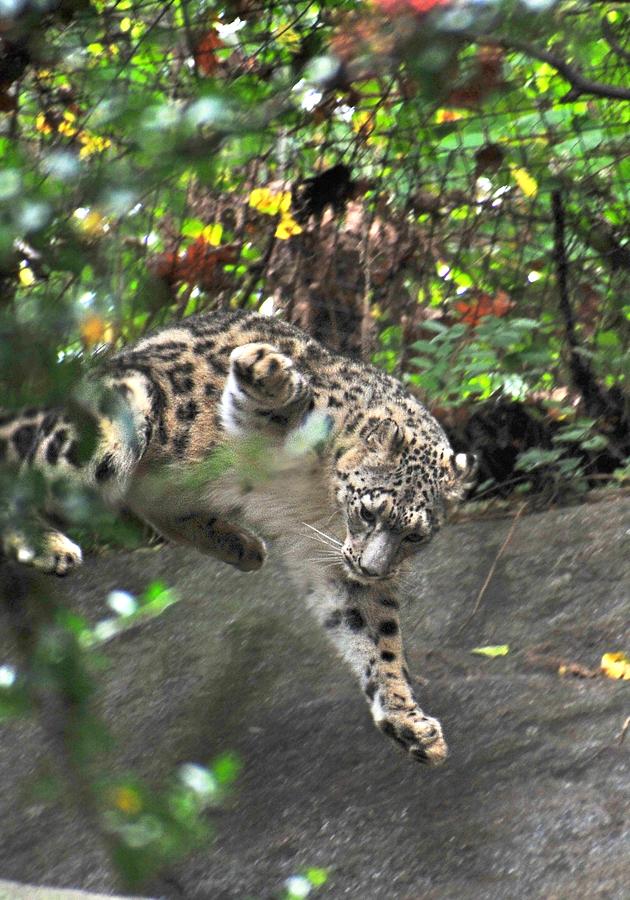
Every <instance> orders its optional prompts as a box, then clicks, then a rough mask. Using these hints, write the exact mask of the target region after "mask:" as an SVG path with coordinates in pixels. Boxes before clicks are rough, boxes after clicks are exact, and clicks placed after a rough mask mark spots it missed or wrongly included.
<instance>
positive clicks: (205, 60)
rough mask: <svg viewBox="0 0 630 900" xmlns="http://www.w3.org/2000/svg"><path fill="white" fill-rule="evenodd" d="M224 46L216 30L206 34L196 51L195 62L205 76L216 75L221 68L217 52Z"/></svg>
mask: <svg viewBox="0 0 630 900" xmlns="http://www.w3.org/2000/svg"><path fill="white" fill-rule="evenodd" d="M223 46H225V45H224V43H223V41H222V40H221V38H220V37H219V35H218V34H217V33H216V31H215V30H214V28H212V29H210V31H208V32H207V33H206V34H204V36H203V37H202V38H201V40H200V41H199V43H198V44H197V46H196V47H195V50H194V57H195V62H196V63H197V67H198V69H199V71H200V72H202V73H203V74H204V75H214V73H215V72H216V70H217V68H218V66H219V60H218V59H217V57H216V51H217V50H219V49H220V48H221V47H223Z"/></svg>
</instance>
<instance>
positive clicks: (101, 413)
mask: <svg viewBox="0 0 630 900" xmlns="http://www.w3.org/2000/svg"><path fill="white" fill-rule="evenodd" d="M98 386H99V390H100V391H101V393H100V401H98V403H97V410H96V412H95V413H94V415H95V418H96V420H97V423H98V430H99V440H98V443H97V447H96V450H95V452H94V453H93V456H92V458H91V459H90V461H89V462H88V463H86V464H85V465H83V466H81V464H80V461H79V456H80V454H79V452H78V447H79V443H78V432H77V428H76V426H75V425H74V424H73V420H72V419H71V417H69V416H68V415H67V414H66V413H64V412H63V411H61V410H45V411H42V410H25V411H23V412H22V413H21V414H20V415H19V416H16V417H11V416H7V417H4V419H3V418H0V462H2V461H4V462H5V463H9V464H11V463H12V464H14V465H15V464H17V465H30V466H36V467H39V468H42V469H44V470H46V471H48V472H56V473H62V474H66V475H68V476H72V477H80V478H82V479H83V480H84V481H86V482H87V483H88V484H91V485H93V486H96V487H98V489H99V491H100V492H101V493H102V494H103V496H104V497H105V498H106V500H107V501H108V502H109V503H111V504H113V505H116V504H120V503H123V502H124V504H125V505H126V506H128V507H130V508H131V509H133V510H134V511H135V512H136V513H137V514H138V515H139V516H140V517H142V518H144V519H145V520H146V521H148V522H150V523H151V524H152V525H153V526H154V527H155V528H156V529H157V530H158V531H160V532H161V533H162V534H163V535H165V536H166V537H167V538H169V539H171V540H173V541H176V542H180V543H185V544H191V545H192V546H194V547H196V548H197V549H199V550H201V551H202V552H206V553H211V554H213V555H214V556H217V557H218V558H219V559H221V560H223V561H224V562H227V563H229V564H230V565H233V566H236V567H237V568H239V569H241V570H243V571H253V570H255V569H258V568H260V566H261V565H262V564H263V562H264V560H265V556H266V549H265V544H264V542H263V540H262V539H261V538H260V537H258V534H263V535H267V536H272V537H275V539H276V541H277V544H278V546H279V548H280V550H281V552H282V553H283V554H284V556H285V558H286V560H287V563H288V569H289V572H290V574H291V576H292V578H293V580H294V582H295V584H296V587H297V588H298V589H299V590H300V592H301V593H303V594H304V595H305V596H306V597H307V599H308V602H309V604H310V606H311V607H312V608H313V610H314V612H315V615H316V616H317V617H318V618H319V619H320V621H321V623H322V625H323V626H324V628H325V630H326V631H327V633H328V634H329V635H330V637H331V639H332V641H333V643H334V644H335V645H336V647H337V648H338V650H339V651H340V652H341V654H342V655H343V656H344V657H345V658H346V659H347V661H348V662H349V663H350V665H351V667H352V668H353V670H354V671H355V673H356V675H357V676H358V678H359V680H360V683H361V685H362V688H363V691H364V693H365V696H366V698H367V700H368V703H369V705H370V709H371V712H372V716H373V719H374V721H375V723H376V724H377V726H378V727H379V728H380V730H381V731H382V732H383V733H384V734H385V735H387V736H388V737H390V738H391V739H392V740H393V741H394V742H395V743H396V744H398V745H399V746H401V747H402V748H404V749H405V750H406V751H407V752H408V753H409V755H410V756H411V757H412V758H414V759H417V760H419V761H420V762H423V763H428V764H438V763H440V762H442V761H443V760H444V758H445V757H446V753H447V749H446V743H445V741H444V738H443V736H442V730H441V727H440V724H439V722H437V721H436V720H435V719H432V718H430V717H429V716H427V715H425V714H424V713H423V712H422V710H421V709H420V707H419V706H418V703H417V700H416V698H415V696H414V692H413V687H412V683H411V679H410V677H409V673H408V671H407V668H406V664H405V658H404V651H403V646H402V639H401V633H400V619H399V602H398V597H397V586H398V583H399V578H400V573H401V571H402V569H404V565H405V561H406V560H408V559H410V558H411V557H412V556H413V555H414V554H415V553H416V552H417V551H418V549H419V548H420V547H421V546H422V545H423V544H425V543H426V542H427V541H429V540H430V539H431V537H432V536H433V535H434V534H435V533H436V531H437V530H438V529H439V528H440V526H441V525H442V522H443V520H444V516H445V511H446V505H447V501H448V500H449V499H456V498H458V497H460V496H461V495H462V493H463V490H464V488H465V486H466V482H467V480H468V478H469V477H470V471H471V460H470V459H468V458H466V457H465V456H463V455H461V454H460V455H458V456H455V455H454V454H453V451H452V450H451V448H450V446H449V443H448V441H447V439H446V437H445V435H444V432H443V431H442V429H441V427H440V426H439V424H438V423H437V422H436V421H435V419H434V418H433V417H432V416H431V415H430V414H429V412H428V411H427V410H426V409H425V408H424V407H423V406H422V405H421V404H420V403H418V402H417V401H416V400H415V399H414V398H413V397H411V396H410V395H409V394H408V393H407V392H406V391H405V390H404V388H403V386H402V385H401V384H400V383H399V382H398V381H397V380H396V379H394V378H391V377H390V376H388V375H386V374H385V373H383V372H381V371H380V370H378V369H375V368H373V367H371V366H367V365H364V364H362V363H359V362H355V361H352V360H349V359H345V358H342V357H340V356H338V355H335V354H332V353H330V352H329V351H328V350H326V349H325V348H324V347H323V346H321V345H320V344H319V343H317V342H316V341H314V340H313V339H311V338H310V337H308V336H307V335H305V334H304V333H302V332H301V331H299V330H297V329H296V328H293V327H292V326H290V325H288V324H286V323H284V322H281V321H279V320H277V319H274V318H267V317H262V316H259V315H256V314H253V313H243V312H228V313H223V314H216V315H211V316H198V317H191V318H189V319H186V320H183V321H182V322H180V323H178V324H177V325H174V326H171V327H167V328H164V329H163V330H161V331H158V332H157V333H156V334H154V335H152V336H149V337H146V338H143V339H142V340H140V341H139V342H138V343H136V344H135V345H134V346H132V347H129V348H127V349H125V350H123V351H122V352H121V353H119V354H118V355H117V356H115V357H114V358H112V359H111V360H110V361H109V362H108V363H107V364H106V365H105V366H104V367H103V368H102V370H101V372H100V374H99V377H98ZM90 390H91V391H92V394H94V387H92V388H91V389H90ZM89 393H90V391H88V394H89ZM313 435H315V436H313ZM254 438H255V439H256V441H257V444H256V446H257V447H258V450H257V451H256V452H254V451H252V445H251V441H252V439H254ZM225 445H227V446H228V447H230V448H231V450H232V451H233V455H234V458H235V459H240V461H241V465H240V467H239V466H235V467H232V468H231V469H230V470H229V471H227V472H222V473H221V474H220V475H219V476H217V474H216V472H215V473H214V474H213V475H212V476H211V475H209V474H208V475H206V476H205V477H204V476H203V472H204V469H203V465H204V461H207V460H208V459H209V458H211V456H212V452H213V450H215V449H216V448H217V447H219V446H225ZM197 464H199V465H198V466H197ZM189 472H195V473H197V474H196V477H195V478H191V479H188V481H187V480H186V478H182V475H186V474H187V473H189ZM199 472H201V473H202V474H201V475H199V474H198V473H199ZM51 505H52V506H54V504H52V503H51ZM53 511H54V510H53ZM250 529H251V530H250ZM2 543H3V547H4V551H5V553H7V554H9V555H12V556H14V557H16V558H17V559H19V560H20V561H22V562H25V563H31V564H33V565H36V566H39V567H40V568H43V569H45V570H47V571H51V572H54V573H56V574H60V575H61V574H65V573H66V572H68V571H70V569H72V568H73V567H74V566H75V565H78V564H79V563H80V562H81V551H80V549H79V548H78V547H77V546H76V545H75V544H73V543H72V542H71V541H69V539H68V538H66V537H65V536H64V535H63V534H62V533H61V532H58V531H55V530H52V529H48V530H46V531H45V532H44V534H43V536H41V537H40V540H39V541H38V542H35V543H34V544H33V543H32V541H30V538H29V537H28V536H27V535H26V534H25V533H22V532H20V531H19V530H17V531H16V530H13V529H12V528H7V529H5V531H4V533H3V534H2Z"/></svg>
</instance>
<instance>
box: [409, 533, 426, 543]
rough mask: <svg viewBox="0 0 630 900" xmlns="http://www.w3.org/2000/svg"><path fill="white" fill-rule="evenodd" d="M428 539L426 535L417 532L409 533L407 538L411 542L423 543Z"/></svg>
mask: <svg viewBox="0 0 630 900" xmlns="http://www.w3.org/2000/svg"><path fill="white" fill-rule="evenodd" d="M426 540H427V537H426V535H424V534H418V532H415V533H414V534H408V535H407V537H406V538H405V541H407V543H409V544H423V543H424V542H425V541H426Z"/></svg>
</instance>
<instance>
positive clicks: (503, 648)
mask: <svg viewBox="0 0 630 900" xmlns="http://www.w3.org/2000/svg"><path fill="white" fill-rule="evenodd" d="M470 652H471V653H477V654H478V655H479V656H491V657H494V656H507V655H508V653H509V652H510V646H509V644H495V645H494V646H490V647H475V648H474V649H473V650H471V651H470Z"/></svg>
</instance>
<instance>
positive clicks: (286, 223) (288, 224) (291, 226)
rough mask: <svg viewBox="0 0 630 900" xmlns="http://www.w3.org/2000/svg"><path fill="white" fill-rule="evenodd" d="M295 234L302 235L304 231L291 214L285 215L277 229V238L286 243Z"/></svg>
mask: <svg viewBox="0 0 630 900" xmlns="http://www.w3.org/2000/svg"><path fill="white" fill-rule="evenodd" d="M294 234H302V229H301V227H300V226H299V225H298V223H297V222H296V221H295V219H294V218H293V216H292V215H291V214H290V213H284V214H283V216H282V218H281V219H280V222H279V223H278V227H277V228H276V237H277V238H279V239H280V240H281V241H286V240H287V239H288V238H290V237H293V235H294Z"/></svg>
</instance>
